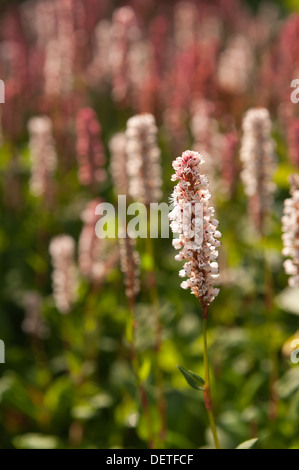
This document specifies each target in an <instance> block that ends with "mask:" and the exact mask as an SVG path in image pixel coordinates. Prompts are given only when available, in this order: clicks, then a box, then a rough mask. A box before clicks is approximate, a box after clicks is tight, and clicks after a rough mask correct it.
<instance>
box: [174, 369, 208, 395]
mask: <svg viewBox="0 0 299 470" xmlns="http://www.w3.org/2000/svg"><path fill="white" fill-rule="evenodd" d="M177 367H178V368H179V370H180V371H181V373H182V374H183V376H184V378H185V380H186V382H187V383H188V385H190V387H192V388H194V389H195V390H204V387H203V385H205V381H204V379H203V378H202V377H200V376H199V375H198V374H196V373H195V372H193V371H192V370H187V369H185V368H184V367H182V366H177Z"/></svg>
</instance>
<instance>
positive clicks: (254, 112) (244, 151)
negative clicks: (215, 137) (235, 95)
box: [240, 108, 276, 233]
mask: <svg viewBox="0 0 299 470" xmlns="http://www.w3.org/2000/svg"><path fill="white" fill-rule="evenodd" d="M271 129H272V123H271V119H270V115H269V111H268V110H267V109H265V108H254V109H250V110H249V111H248V112H247V113H246V115H245V116H244V119H243V138H242V142H241V153H240V156H241V161H242V164H243V170H242V173H241V178H242V181H243V184H244V188H245V192H246V195H247V196H248V197H249V210H250V214H251V217H252V220H253V222H254V224H255V226H256V227H257V229H258V230H259V232H260V233H263V229H264V222H265V217H266V215H267V214H268V212H269V210H270V209H271V207H272V203H273V193H274V191H275V184H274V182H273V176H274V172H275V169H276V158H275V153H274V150H275V147H274V141H273V139H272V138H271Z"/></svg>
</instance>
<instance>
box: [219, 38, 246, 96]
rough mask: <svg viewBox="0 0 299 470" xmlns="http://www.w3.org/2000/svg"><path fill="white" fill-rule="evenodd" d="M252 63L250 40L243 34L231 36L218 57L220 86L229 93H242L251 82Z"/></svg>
mask: <svg viewBox="0 0 299 470" xmlns="http://www.w3.org/2000/svg"><path fill="white" fill-rule="evenodd" d="M253 65H254V62H253V52H252V50H251V45H250V42H249V41H248V40H247V39H246V38H245V37H244V36H236V37H233V38H232V39H231V40H230V42H229V44H228V46H227V48H226V49H225V50H224V51H223V52H222V54H221V56H220V59H219V66H218V81H219V86H220V88H221V89H222V90H223V91H225V92H227V93H231V94H236V95H239V94H241V93H244V92H245V91H246V90H247V88H248V86H249V85H250V83H251V80H250V79H251V76H252V72H253Z"/></svg>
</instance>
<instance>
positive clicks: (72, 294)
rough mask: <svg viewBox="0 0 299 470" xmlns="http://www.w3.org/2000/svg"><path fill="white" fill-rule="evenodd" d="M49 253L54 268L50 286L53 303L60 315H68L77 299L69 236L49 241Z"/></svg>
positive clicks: (72, 241)
mask: <svg viewBox="0 0 299 470" xmlns="http://www.w3.org/2000/svg"><path fill="white" fill-rule="evenodd" d="M49 252H50V255H51V258H52V265H53V268H54V269H53V273H52V285H53V293H54V299H55V303H56V306H57V308H58V310H59V311H60V312H61V313H68V312H69V311H70V310H71V307H72V305H73V303H74V302H75V300H76V297H77V269H76V265H75V260H74V257H75V241H74V239H73V238H72V237H71V236H69V235H59V236H57V237H55V238H53V239H52V240H51V243H50V246H49Z"/></svg>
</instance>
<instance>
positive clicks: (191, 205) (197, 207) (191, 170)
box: [169, 150, 221, 448]
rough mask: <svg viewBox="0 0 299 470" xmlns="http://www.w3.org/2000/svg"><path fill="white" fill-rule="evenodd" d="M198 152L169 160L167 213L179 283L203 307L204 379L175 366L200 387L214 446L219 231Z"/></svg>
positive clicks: (201, 159)
mask: <svg viewBox="0 0 299 470" xmlns="http://www.w3.org/2000/svg"><path fill="white" fill-rule="evenodd" d="M203 163H204V160H203V158H202V156H201V155H200V154H199V153H197V152H193V151H190V150H188V151H186V152H184V153H183V154H182V156H181V157H178V158H177V159H176V160H175V161H174V162H173V164H172V166H173V168H174V170H175V174H174V175H173V176H172V181H178V184H177V185H176V186H175V188H174V191H173V194H172V201H173V204H174V208H173V210H172V212H171V213H170V214H169V219H170V221H171V222H170V226H171V229H172V231H173V232H174V233H177V234H178V235H179V237H178V238H176V239H174V240H173V246H174V248H176V249H179V250H180V252H179V254H178V255H176V256H175V259H176V260H177V261H183V260H184V261H185V264H184V268H183V269H182V270H181V271H180V273H179V274H180V276H181V277H187V278H188V279H187V280H186V281H183V282H182V283H181V287H182V288H183V289H190V291H191V293H192V294H194V295H195V296H196V297H197V299H198V300H199V302H200V305H201V307H202V311H203V341H204V368H205V380H203V379H202V378H201V377H199V376H198V375H197V374H195V373H194V372H192V371H188V370H186V369H184V368H183V367H179V368H180V370H181V372H182V373H183V375H184V376H185V378H186V380H187V382H188V383H189V385H191V386H192V387H193V388H195V389H198V390H203V392H204V401H205V407H206V409H207V412H208V415H209V420H210V425H211V429H212V433H213V437H214V442H215V447H216V448H219V447H220V446H219V441H218V436H217V430H216V426H215V420H214V414H213V407H212V399H211V386H210V375H209V364H208V352H207V318H208V310H209V306H210V304H211V303H212V302H213V300H214V299H215V297H216V296H217V295H218V293H219V289H217V288H215V284H216V282H217V279H218V278H219V270H218V263H217V258H218V250H217V248H218V247H219V246H220V241H219V238H220V237H221V233H220V232H219V230H217V226H218V221H217V220H216V219H215V218H214V214H215V210H214V208H213V207H212V206H211V205H210V198H211V193H210V191H209V183H208V179H207V177H206V176H205V175H203V174H201V171H200V170H201V165H202V164H203Z"/></svg>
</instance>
